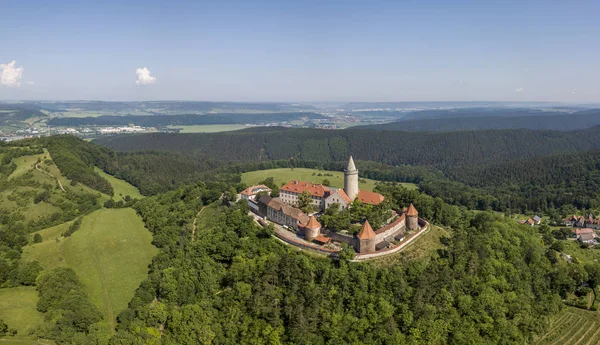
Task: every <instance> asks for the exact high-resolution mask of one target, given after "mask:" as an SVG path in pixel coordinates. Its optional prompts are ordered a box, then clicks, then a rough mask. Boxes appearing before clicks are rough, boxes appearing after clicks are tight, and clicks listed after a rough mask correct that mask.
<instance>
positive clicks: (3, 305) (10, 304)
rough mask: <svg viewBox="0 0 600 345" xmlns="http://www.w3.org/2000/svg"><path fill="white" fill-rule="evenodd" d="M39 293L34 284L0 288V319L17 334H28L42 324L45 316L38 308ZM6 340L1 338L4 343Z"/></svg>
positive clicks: (0, 341) (0, 342) (1, 342)
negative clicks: (14, 329) (15, 330)
mask: <svg viewBox="0 0 600 345" xmlns="http://www.w3.org/2000/svg"><path fill="white" fill-rule="evenodd" d="M37 300H38V293H37V291H36V290H35V287H33V286H21V287H15V288H5V289H0V319H2V320H4V322H6V323H7V324H8V327H10V328H16V329H17V332H18V333H17V335H19V336H27V335H29V334H30V333H31V332H32V331H34V330H35V328H36V327H37V326H39V325H41V324H42V322H43V319H44V317H43V316H42V314H41V313H40V312H38V311H37V310H36V304H37ZM3 343H4V340H0V344H3Z"/></svg>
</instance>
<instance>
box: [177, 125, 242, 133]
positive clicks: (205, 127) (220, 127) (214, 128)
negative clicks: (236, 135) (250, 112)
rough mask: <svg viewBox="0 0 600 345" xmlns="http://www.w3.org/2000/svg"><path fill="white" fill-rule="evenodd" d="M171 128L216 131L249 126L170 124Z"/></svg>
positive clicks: (181, 130) (185, 131) (188, 130)
mask: <svg viewBox="0 0 600 345" xmlns="http://www.w3.org/2000/svg"><path fill="white" fill-rule="evenodd" d="M168 127H169V128H171V129H180V132H179V133H216V132H228V131H237V130H239V129H244V128H247V127H246V126H244V125H197V126H175V125H173V126H168Z"/></svg>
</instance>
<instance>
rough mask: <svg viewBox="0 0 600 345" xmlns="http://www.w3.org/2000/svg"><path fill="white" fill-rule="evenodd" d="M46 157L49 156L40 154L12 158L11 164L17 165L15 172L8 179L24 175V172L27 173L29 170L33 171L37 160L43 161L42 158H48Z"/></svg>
mask: <svg viewBox="0 0 600 345" xmlns="http://www.w3.org/2000/svg"><path fill="white" fill-rule="evenodd" d="M48 156H49V155H48V154H45V153H41V154H39V155H31V156H23V157H18V158H14V159H13V160H12V162H13V163H15V164H16V165H17V169H15V171H13V173H12V174H10V176H9V177H8V178H9V179H11V178H15V177H18V176H21V175H23V174H25V173H26V172H28V171H30V170H33V169H34V167H33V166H34V165H35V163H36V162H37V161H38V159H40V160H44V158H45V157H48Z"/></svg>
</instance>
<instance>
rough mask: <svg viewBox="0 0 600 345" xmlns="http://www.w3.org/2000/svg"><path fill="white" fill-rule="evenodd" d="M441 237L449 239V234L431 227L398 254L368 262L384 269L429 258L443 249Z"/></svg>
mask: <svg viewBox="0 0 600 345" xmlns="http://www.w3.org/2000/svg"><path fill="white" fill-rule="evenodd" d="M442 237H450V234H449V233H448V231H446V230H445V229H443V228H440V227H438V226H433V225H432V226H431V229H430V230H429V231H428V232H426V233H425V234H422V235H420V237H419V238H417V239H416V240H415V241H414V242H412V243H410V244H409V245H408V246H407V247H406V248H404V249H403V250H401V251H400V252H398V253H394V254H391V255H388V256H383V257H381V258H377V259H373V260H370V261H368V262H369V263H372V264H373V265H376V266H381V267H386V266H393V265H398V264H405V263H407V262H409V261H413V260H420V259H423V258H426V257H430V256H431V255H433V254H434V253H435V252H436V251H437V250H438V249H442V248H444V245H443V244H442V242H441V239H442Z"/></svg>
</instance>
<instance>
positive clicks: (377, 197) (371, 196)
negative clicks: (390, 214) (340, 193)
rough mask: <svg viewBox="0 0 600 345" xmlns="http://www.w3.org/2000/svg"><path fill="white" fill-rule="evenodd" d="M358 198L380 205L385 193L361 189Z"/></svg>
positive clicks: (366, 202) (361, 200) (367, 202)
mask: <svg viewBox="0 0 600 345" xmlns="http://www.w3.org/2000/svg"><path fill="white" fill-rule="evenodd" d="M356 198H357V199H358V200H359V201H360V202H362V203H364V204H371V205H379V204H381V202H383V199H384V197H383V195H381V194H379V193H375V192H369V191H368V190H359V191H358V195H357V196H356Z"/></svg>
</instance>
